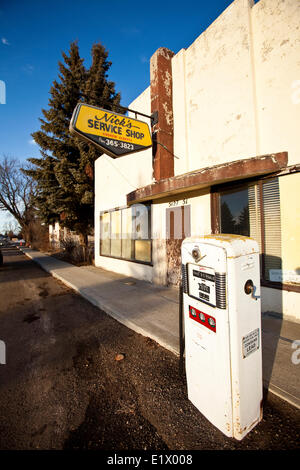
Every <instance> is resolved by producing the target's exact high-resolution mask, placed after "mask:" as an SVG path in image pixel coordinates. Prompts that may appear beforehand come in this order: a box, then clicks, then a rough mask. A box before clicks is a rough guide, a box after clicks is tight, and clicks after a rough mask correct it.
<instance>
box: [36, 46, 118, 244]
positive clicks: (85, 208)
mask: <svg viewBox="0 0 300 470" xmlns="http://www.w3.org/2000/svg"><path fill="white" fill-rule="evenodd" d="M62 55H63V59H64V63H62V62H59V64H58V65H59V71H60V74H59V81H57V80H54V82H53V85H52V87H51V89H50V95H51V97H50V99H49V108H48V109H47V110H45V109H43V110H42V113H43V116H44V117H43V118H41V119H40V122H41V127H40V130H39V131H37V132H34V133H33V134H32V136H33V138H34V140H35V142H36V143H37V144H38V145H39V147H40V152H41V158H30V159H28V160H29V161H30V162H31V163H33V164H34V165H35V169H34V170H31V171H30V172H28V174H30V176H31V177H32V178H33V179H34V180H36V182H37V186H38V187H37V197H36V204H37V206H38V208H39V210H40V216H41V218H42V219H43V220H44V221H45V222H47V223H49V224H50V223H53V222H54V221H55V220H59V221H60V224H61V225H62V226H65V227H68V228H69V229H70V230H74V231H76V232H77V233H78V234H79V236H80V243H81V244H82V245H85V247H86V246H87V236H88V234H89V233H90V230H91V228H92V227H93V221H94V182H93V165H94V161H95V159H96V158H98V157H99V156H100V155H101V153H100V151H99V150H97V149H96V148H95V147H94V146H93V145H91V144H88V143H86V142H84V141H81V140H80V139H78V137H74V136H72V135H71V134H70V132H69V124H70V120H71V117H72V113H73V110H74V108H75V106H76V104H77V103H79V102H85V103H88V104H91V105H94V106H99V107H101V108H104V109H108V110H118V112H120V111H119V108H118V107H119V104H120V94H119V93H116V92H115V85H114V83H113V82H111V81H109V80H108V75H107V73H108V70H109V68H110V66H111V62H109V61H108V52H107V51H106V50H105V48H104V47H103V46H102V45H101V44H100V43H98V44H95V45H94V46H93V48H92V64H91V66H90V68H89V69H86V68H85V66H84V64H83V59H82V58H81V57H80V55H79V48H78V45H77V43H76V42H73V43H71V46H70V50H69V55H67V54H65V53H63V54H62Z"/></svg>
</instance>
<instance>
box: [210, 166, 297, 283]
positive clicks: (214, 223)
mask: <svg viewBox="0 0 300 470" xmlns="http://www.w3.org/2000/svg"><path fill="white" fill-rule="evenodd" d="M276 177H277V178H280V175H278V174H273V175H266V176H265V177H261V178H259V179H258V178H245V179H243V180H239V181H231V182H230V183H225V184H219V185H215V186H212V187H211V189H210V202H211V233H212V234H220V233H221V232H220V227H221V216H220V195H221V193H222V192H224V191H230V190H232V191H234V190H238V189H243V188H245V186H249V185H250V184H257V185H258V189H259V192H260V198H259V199H260V217H261V247H262V249H261V278H260V283H261V285H262V286H263V287H269V288H271V289H279V290H285V291H289V292H300V285H296V284H287V283H284V282H274V281H269V280H266V279H264V277H263V274H262V273H264V272H265V230H264V210H263V181H265V180H267V179H272V178H276Z"/></svg>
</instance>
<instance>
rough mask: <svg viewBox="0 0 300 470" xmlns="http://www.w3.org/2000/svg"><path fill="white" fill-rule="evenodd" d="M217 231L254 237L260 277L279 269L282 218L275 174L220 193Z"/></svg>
mask: <svg viewBox="0 0 300 470" xmlns="http://www.w3.org/2000/svg"><path fill="white" fill-rule="evenodd" d="M219 217H220V232H221V233H232V234H239V235H245V236H249V237H252V238H254V239H255V240H256V241H257V242H258V245H259V248H260V252H261V255H262V256H261V269H262V272H261V274H262V277H263V278H264V279H265V280H267V281H271V280H272V270H276V269H281V219H280V199H279V182H278V178H272V179H266V180H262V181H259V182H257V183H251V184H245V185H242V186H240V187H238V188H231V189H228V190H224V191H221V192H220V193H219Z"/></svg>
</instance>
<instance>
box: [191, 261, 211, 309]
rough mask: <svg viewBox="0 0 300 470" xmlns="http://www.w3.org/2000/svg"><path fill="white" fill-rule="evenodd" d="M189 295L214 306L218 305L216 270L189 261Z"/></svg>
mask: <svg viewBox="0 0 300 470" xmlns="http://www.w3.org/2000/svg"><path fill="white" fill-rule="evenodd" d="M188 286H189V295H190V296H191V297H194V298H195V299H197V300H200V301H201V302H205V303H207V304H209V305H212V306H213V307H215V306H216V282H215V271H214V269H212V268H207V267H206V266H199V265H197V264H192V263H188Z"/></svg>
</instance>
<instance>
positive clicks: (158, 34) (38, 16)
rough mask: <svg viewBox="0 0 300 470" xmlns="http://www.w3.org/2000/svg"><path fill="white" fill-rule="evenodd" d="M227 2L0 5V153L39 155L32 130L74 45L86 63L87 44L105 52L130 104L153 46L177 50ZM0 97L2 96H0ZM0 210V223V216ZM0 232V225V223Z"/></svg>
mask: <svg viewBox="0 0 300 470" xmlns="http://www.w3.org/2000/svg"><path fill="white" fill-rule="evenodd" d="M230 3H232V0H205V1H204V0H198V1H190V0H187V1H178V0H172V1H164V0H161V1H151V2H149V1H147V2H145V1H142V0H140V1H138V2H137V1H136V0H132V1H130V2H127V1H124V0H123V1H122V0H115V1H103V0H89V1H84V0H72V1H71V0H59V1H58V0H51V1H50V0H26V1H24V0H10V1H6V0H0V80H2V81H4V82H5V85H6V104H0V156H2V154H9V155H11V156H14V157H16V158H18V159H20V160H21V161H25V160H26V158H29V157H35V156H39V155H40V154H39V150H38V147H37V146H36V145H35V144H34V143H33V142H32V137H31V133H32V132H34V131H36V130H38V129H39V120H38V119H39V117H41V116H42V113H41V109H42V108H47V107H48V99H49V90H50V86H51V84H52V82H53V80H54V79H56V78H57V74H58V65H57V64H58V61H60V60H62V56H61V52H62V51H65V52H67V51H68V49H69V45H70V42H72V41H74V40H78V45H79V48H80V55H81V56H82V57H83V58H84V59H85V64H86V66H89V65H90V51H91V47H92V45H93V43H95V42H98V41H100V42H101V43H102V44H103V45H104V46H105V47H106V49H107V50H108V52H109V60H110V61H111V62H112V67H111V69H110V73H109V79H110V80H112V81H114V82H115V84H116V91H120V92H121V95H122V101H121V104H122V105H123V106H128V105H129V103H130V102H131V101H132V100H133V99H134V98H135V97H136V96H138V95H139V94H140V93H141V92H142V91H143V90H144V89H145V88H146V87H148V86H149V59H150V57H151V55H152V54H153V53H154V52H155V51H156V49H158V48H159V47H167V48H169V49H171V50H172V51H174V52H175V53H177V52H178V51H179V50H180V49H182V48H186V47H189V46H190V44H191V43H192V42H193V41H194V40H195V39H196V38H197V37H198V36H199V35H200V34H201V32H202V31H204V30H205V29H206V28H207V27H208V26H209V25H210V24H211V23H212V22H213V21H214V20H215V19H216V18H217V17H218V16H219V15H220V14H221V13H222V11H224V10H225V9H226V8H227V7H228V5H229V4H230ZM0 100H1V94H0ZM1 217H2V216H1V213H0V218H1ZM0 229H1V221H0Z"/></svg>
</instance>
